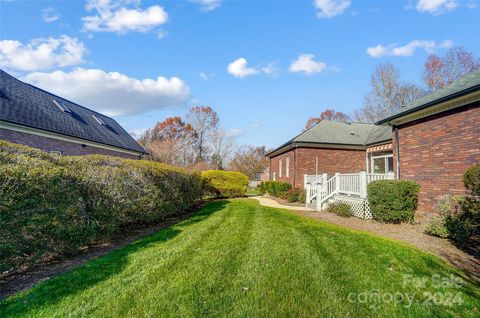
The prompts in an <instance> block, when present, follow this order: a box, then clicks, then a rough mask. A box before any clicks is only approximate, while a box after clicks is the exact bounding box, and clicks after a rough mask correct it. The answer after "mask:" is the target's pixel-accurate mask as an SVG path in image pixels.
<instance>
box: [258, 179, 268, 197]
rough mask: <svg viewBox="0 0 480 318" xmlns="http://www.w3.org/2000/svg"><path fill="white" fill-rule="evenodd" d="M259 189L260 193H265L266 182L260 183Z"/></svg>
mask: <svg viewBox="0 0 480 318" xmlns="http://www.w3.org/2000/svg"><path fill="white" fill-rule="evenodd" d="M258 191H259V192H260V194H265V193H266V192H267V190H266V189H265V182H263V181H262V182H260V185H259V186H258Z"/></svg>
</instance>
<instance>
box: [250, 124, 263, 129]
mask: <svg viewBox="0 0 480 318" xmlns="http://www.w3.org/2000/svg"><path fill="white" fill-rule="evenodd" d="M261 126H262V125H260V124H252V128H260V127H261Z"/></svg>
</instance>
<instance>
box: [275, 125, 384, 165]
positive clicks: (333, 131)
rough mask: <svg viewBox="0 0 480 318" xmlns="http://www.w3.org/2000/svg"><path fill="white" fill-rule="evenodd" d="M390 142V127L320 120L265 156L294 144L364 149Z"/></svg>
mask: <svg viewBox="0 0 480 318" xmlns="http://www.w3.org/2000/svg"><path fill="white" fill-rule="evenodd" d="M391 140H392V129H391V127H390V126H378V125H374V124H364V123H347V122H341V121H332V120H322V121H321V122H319V123H318V124H316V125H315V126H313V127H312V128H310V129H308V130H306V131H304V132H302V133H301V134H299V135H298V136H296V137H294V138H292V139H290V140H289V141H288V142H286V143H285V144H283V145H281V146H280V147H278V148H276V149H274V150H272V151H270V152H269V153H267V156H269V155H272V154H275V153H278V152H279V151H282V150H284V149H285V148H288V146H290V145H292V146H293V145H295V144H312V145H313V144H316V145H325V146H357V147H365V146H367V145H371V144H376V143H381V142H385V141H391ZM285 150H286V149H285Z"/></svg>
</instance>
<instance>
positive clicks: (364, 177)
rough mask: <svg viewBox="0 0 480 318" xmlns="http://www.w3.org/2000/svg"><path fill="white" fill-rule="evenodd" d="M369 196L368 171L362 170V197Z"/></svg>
mask: <svg viewBox="0 0 480 318" xmlns="http://www.w3.org/2000/svg"><path fill="white" fill-rule="evenodd" d="M366 197H367V172H366V171H360V198H362V199H365V198H366Z"/></svg>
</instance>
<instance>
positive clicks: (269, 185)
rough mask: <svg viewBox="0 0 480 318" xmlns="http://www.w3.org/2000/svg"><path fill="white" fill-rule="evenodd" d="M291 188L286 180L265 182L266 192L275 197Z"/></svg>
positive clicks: (280, 195)
mask: <svg viewBox="0 0 480 318" xmlns="http://www.w3.org/2000/svg"><path fill="white" fill-rule="evenodd" d="M291 188H292V185H291V184H290V183H288V182H282V181H267V182H265V191H266V193H268V194H269V195H271V196H273V197H277V198H281V197H282V196H283V195H284V194H285V192H287V191H288V190H290V189H291Z"/></svg>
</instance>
